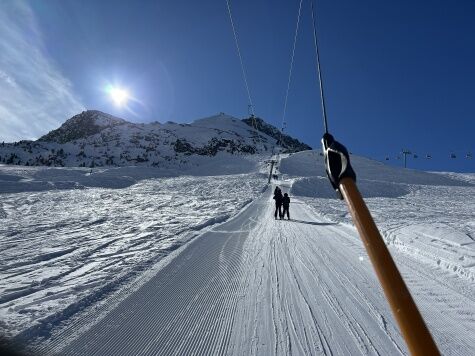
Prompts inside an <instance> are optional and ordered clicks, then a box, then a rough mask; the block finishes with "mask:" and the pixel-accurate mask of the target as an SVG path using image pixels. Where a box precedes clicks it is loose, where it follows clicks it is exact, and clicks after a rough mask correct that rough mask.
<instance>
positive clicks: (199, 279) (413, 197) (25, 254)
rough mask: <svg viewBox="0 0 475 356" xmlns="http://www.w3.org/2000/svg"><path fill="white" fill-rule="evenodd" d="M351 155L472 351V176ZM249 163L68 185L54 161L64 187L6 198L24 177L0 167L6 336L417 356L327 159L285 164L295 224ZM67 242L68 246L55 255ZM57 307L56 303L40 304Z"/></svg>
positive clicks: (449, 340)
mask: <svg viewBox="0 0 475 356" xmlns="http://www.w3.org/2000/svg"><path fill="white" fill-rule="evenodd" d="M353 162H354V166H355V168H356V171H357V174H358V184H359V186H360V187H361V190H362V191H363V194H364V195H365V196H366V197H367V199H366V200H367V203H368V205H369V207H370V209H371V210H372V211H373V213H374V216H375V219H376V221H377V223H378V225H379V226H380V229H381V231H382V233H383V236H384V238H385V239H386V241H387V243H388V245H389V248H390V251H391V253H392V254H393V256H394V258H395V260H396V263H397V265H398V266H399V267H400V269H401V272H402V274H403V276H404V278H405V280H406V282H407V284H408V286H409V288H410V289H411V291H412V293H413V296H414V298H415V300H416V302H417V304H418V305H419V308H420V310H421V312H422V314H423V316H424V317H425V319H426V322H427V324H428V326H429V328H430V330H431V331H432V333H433V336H434V338H435V340H436V342H437V344H438V346H439V348H440V350H441V351H442V353H443V354H444V355H452V354H453V355H455V354H456V355H473V354H475V343H474V342H473V335H474V334H475V293H474V291H475V287H474V281H475V278H474V268H475V241H474V238H475V216H474V211H475V186H474V185H473V183H475V176H473V175H459V174H453V173H450V174H433V173H426V172H417V171H411V170H401V169H396V168H391V167H386V166H384V165H381V164H379V163H377V162H374V161H371V160H367V159H365V158H360V157H356V156H354V157H353ZM227 164H228V167H231V166H232V165H233V164H232V158H230V159H229V160H228V161H227ZM240 164H241V162H238V163H237V165H238V166H239V165H240ZM251 166H252V167H254V169H253V171H252V172H254V173H251V171H250V170H249V171H248V172H247V173H244V172H241V174H233V175H227V176H186V177H168V178H166V177H164V178H153V177H151V173H148V174H145V175H144V176H143V177H141V178H140V179H135V180H134V182H133V183H132V184H130V185H128V186H125V187H122V188H120V189H110V188H97V187H96V188H90V187H88V186H84V187H83V189H79V190H74V189H71V187H70V186H67V187H64V188H65V189H63V190H58V188H59V187H60V186H61V184H59V183H58V182H60V181H61V180H60V179H59V178H58V177H59V176H61V171H62V170H61V169H59V170H57V171H55V172H56V174H57V176H56V180H55V181H53V182H52V184H53V186H55V184H57V186H55V188H54V189H53V188H52V190H40V191H37V192H35V193H34V194H33V195H32V193H26V192H22V191H19V192H16V193H15V192H12V189H13V187H15V183H14V182H15V180H16V181H17V182H20V181H22V182H23V183H25V184H26V183H27V182H28V177H26V174H25V173H24V172H23V173H21V172H13V171H11V170H7V169H6V167H0V180H2V179H3V181H5V182H6V181H9V182H10V183H9V187H10V188H9V189H10V190H9V192H8V193H4V194H2V195H1V197H2V204H1V205H0V219H2V222H3V223H6V224H7V225H8V224H9V225H8V226H7V227H6V228H3V230H0V237H1V241H0V242H1V246H2V247H1V250H0V253H1V255H2V261H3V257H4V256H6V257H8V258H9V260H8V263H3V262H2V266H1V273H2V281H8V282H6V283H3V284H2V286H1V289H0V298H5V297H7V299H8V298H10V299H9V300H8V301H4V299H2V302H1V303H0V313H1V314H0V315H1V317H2V324H1V327H2V332H3V333H10V335H12V336H15V335H16V338H15V340H17V341H22V342H27V343H29V344H30V345H32V348H33V349H34V350H35V351H37V352H40V353H44V354H55V353H59V354H65V355H131V354H136V355H160V354H163V355H168V354H183V355H188V354H232V355H273V354H278V355H287V354H295V355H303V354H305V355H307V354H311V355H320V354H327V355H329V354H333V355H355V354H371V355H372V354H375V355H376V354H380V355H387V354H407V349H406V346H405V344H404V341H403V340H402V337H401V335H400V333H399V330H398V329H397V325H396V324H395V321H394V319H393V317H392V315H391V313H390V310H389V307H388V306H387V303H386V301H385V299H384V297H383V294H382V291H381V289H380V287H379V284H378V282H377V279H376V277H375V275H374V272H373V270H372V267H371V265H370V263H369V261H368V260H367V257H366V253H365V250H364V248H363V246H362V243H361V242H360V239H359V237H358V236H357V233H356V231H355V229H354V228H353V227H352V225H351V221H350V217H349V215H348V213H347V211H346V208H345V207H344V205H343V203H342V202H341V201H338V200H335V199H330V198H333V197H334V192H332V191H331V188H330V187H329V183H328V181H325V180H324V178H323V176H324V171H323V164H322V158H321V157H320V156H319V154H318V152H301V153H297V154H294V155H291V156H289V157H287V158H285V159H283V160H282V162H281V164H280V167H279V169H280V172H281V176H280V177H279V178H281V179H282V181H279V182H275V183H276V184H279V185H281V186H283V188H284V191H288V192H290V195H291V199H292V203H291V218H292V220H291V221H280V220H277V221H276V220H274V218H273V207H272V194H271V191H272V189H273V187H268V188H267V190H266V191H264V192H263V193H261V191H262V188H263V187H264V183H265V179H264V178H263V176H262V175H259V174H258V170H259V166H258V165H249V167H251ZM35 169H36V168H35ZM63 172H64V175H65V176H67V177H68V179H70V178H71V177H70V176H69V175H68V174H71V173H68V172H70V171H69V170H67V169H63ZM118 172H120V170H117V171H114V172H112V171H109V178H110V180H107V182H109V183H110V182H111V181H113V179H112V178H113V177H114V174H116V175H117V176H118V177H122V176H121V175H118V174H117V173H118ZM230 172H231V173H234V171H233V170H232V169H231V171H230ZM129 173H130V172H129ZM2 177H3V178H2ZM15 177H22V178H21V179H17V178H15ZM36 177H37V176H36ZM121 179H122V178H121ZM25 180H26V181H25ZM12 182H13V183H12ZM202 191H206V192H207V195H206V196H203V195H202V194H201V192H202ZM75 195H77V197H76V198H74V197H75ZM170 195H173V198H170ZM184 196H186V197H188V198H189V199H183V197H184ZM102 199H104V201H102ZM203 199H205V201H204V202H203ZM249 199H253V201H252V202H251V203H250V204H247V205H245V203H246V202H248V201H249ZM92 202H94V204H92ZM54 205H57V206H54ZM96 205H98V207H97V208H95V206H96ZM66 206H68V208H67V209H69V211H64V213H63V215H61V214H60V211H61V210H64V209H66ZM41 207H43V208H45V207H48V209H49V210H51V212H49V213H48V212H47V211H46V209H45V211H41ZM91 207H94V209H91ZM40 211H41V212H40ZM71 211H75V212H77V213H78V214H79V213H80V215H78V216H76V217H73V218H72V217H71V213H70V212H71ZM116 212H117V213H118V214H117V216H115V214H116ZM172 216H173V218H172ZM98 219H99V222H97V226H95V224H92V225H91V226H89V227H88V225H87V224H88V222H89V223H90V222H94V221H96V220H98ZM2 226H4V225H2ZM134 226H135V227H138V228H137V229H135V230H134ZM80 231H82V232H81V233H80ZM177 231H180V232H181V234H178V235H176V234H177ZM15 232H16V233H15ZM74 237H75V238H74ZM102 242H104V243H105V244H106V245H105V246H103V244H102ZM108 242H110V244H107V243H108ZM65 243H66V244H67V246H68V247H67V248H69V249H73V248H74V250H73V251H71V252H68V251H66V253H64V254H58V255H55V253H54V251H55V250H50V252H47V250H48V248H50V249H51V246H49V245H48V244H53V245H54V244H56V248H57V249H58V246H59V245H64V244H65ZM38 246H41V247H42V248H43V247H45V251H43V250H40V251H41V253H38ZM170 246H174V247H172V248H170ZM95 249H97V250H95ZM63 250H64V246H63ZM63 250H61V251H63ZM63 252H64V251H63ZM48 253H50V255H48ZM88 253H89V255H88ZM45 255H47V256H48V258H47V259H44V258H39V257H41V256H45ZM67 256H70V257H67ZM56 259H58V260H56ZM20 261H25V263H24V264H23V265H22V264H21V263H20V264H18V263H19V262H20ZM94 262H98V264H97V265H96V264H94ZM65 266H66V267H65ZM138 266H141V267H138ZM63 267H64V269H62V268H63ZM83 267H84V268H85V270H81V268H83ZM75 268H77V270H78V271H81V273H79V275H77V274H75V271H76V269H75ZM87 268H90V270H87ZM54 273H56V274H55V275H54V276H53V278H51V279H48V276H49V275H50V274H54ZM121 273H122V274H123V275H124V276H125V277H124V278H123V279H120V277H121V276H122V274H121ZM68 281H69V284H68ZM107 282H109V284H110V285H111V288H110V290H109V289H105V290H104V289H101V288H100V287H101V286H104V285H107ZM77 285H78V286H79V287H78V288H75V286H77ZM112 286H113V287H112ZM16 291H18V293H17V294H15V293H16ZM30 292H31V293H30ZM88 296H91V297H89V299H88ZM49 300H51V306H52V307H53V309H55V308H57V309H56V310H53V311H51V312H50V313H43V311H44V310H48V301H49ZM58 310H59V312H58Z"/></svg>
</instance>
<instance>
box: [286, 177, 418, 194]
mask: <svg viewBox="0 0 475 356" xmlns="http://www.w3.org/2000/svg"><path fill="white" fill-rule="evenodd" d="M358 189H359V191H360V192H361V194H362V195H363V197H364V198H375V197H384V198H398V197H401V196H403V195H406V194H408V193H409V192H410V187H409V186H408V185H407V184H398V183H390V182H383V181H375V180H367V179H363V180H358ZM291 192H292V194H294V195H298V196H303V197H312V198H327V199H334V198H335V197H336V196H337V194H336V192H335V191H334V190H333V187H332V186H331V184H330V182H329V181H328V178H327V177H306V178H301V179H297V180H296V181H295V182H294V184H293V186H292V190H291Z"/></svg>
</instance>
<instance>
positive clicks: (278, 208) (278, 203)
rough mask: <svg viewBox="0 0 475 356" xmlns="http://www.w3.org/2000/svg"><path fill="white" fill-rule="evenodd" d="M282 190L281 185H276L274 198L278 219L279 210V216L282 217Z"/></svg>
mask: <svg viewBox="0 0 475 356" xmlns="http://www.w3.org/2000/svg"><path fill="white" fill-rule="evenodd" d="M282 198H283V196H282V191H281V190H280V188H279V187H275V190H274V200H275V213H274V217H275V218H276V219H277V211H278V212H279V218H281V219H282V216H283V215H282Z"/></svg>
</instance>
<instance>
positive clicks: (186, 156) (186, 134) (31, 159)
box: [0, 110, 308, 168]
mask: <svg viewBox="0 0 475 356" xmlns="http://www.w3.org/2000/svg"><path fill="white" fill-rule="evenodd" d="M259 120H260V119H259ZM260 122H261V126H262V127H266V128H267V131H264V132H269V134H270V135H268V134H266V133H262V132H260V133H259V134H257V132H256V131H255V130H254V129H253V128H252V127H250V126H249V125H248V124H246V122H244V121H241V120H239V119H236V118H234V117H232V116H229V115H226V114H224V113H221V114H219V115H215V116H211V117H207V118H203V119H199V120H196V121H194V122H192V123H190V124H177V123H173V122H167V123H165V124H161V123H158V122H153V123H148V124H138V123H130V122H127V121H125V120H123V119H120V118H117V117H114V116H112V115H109V114H105V113H102V112H100V111H96V110H89V111H84V112H82V113H81V114H78V115H76V116H74V117H72V118H71V119H69V120H67V121H66V122H65V123H64V124H63V125H61V127H59V128H58V129H56V130H53V131H51V132H49V133H48V134H46V135H44V136H43V137H41V138H40V139H39V140H37V141H20V142H16V143H13V144H2V145H0V162H1V163H5V164H19V165H28V166H30V165H34V166H38V165H47V166H70V167H74V166H79V167H91V168H92V167H96V166H131V165H144V166H158V167H170V166H177V165H193V164H194V160H195V159H194V157H196V156H211V157H212V156H216V155H218V154H221V153H225V154H237V155H251V154H256V153H264V152H270V151H272V149H273V147H274V146H275V145H276V141H277V140H276V138H275V137H274V136H275V131H276V130H277V129H276V128H274V127H273V126H271V125H268V124H265V123H264V122H263V121H262V120H261V121H260ZM264 124H265V125H264ZM270 128H273V131H272V130H271V129H270ZM277 131H278V130H277ZM292 140H293V141H292ZM307 147H308V146H303V145H302V144H301V143H300V142H298V141H297V140H294V139H292V138H288V139H286V140H285V148H286V149H287V150H291V151H299V150H302V149H307Z"/></svg>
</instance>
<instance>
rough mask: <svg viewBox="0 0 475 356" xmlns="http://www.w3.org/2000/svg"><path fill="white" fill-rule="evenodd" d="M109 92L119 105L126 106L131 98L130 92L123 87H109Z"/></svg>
mask: <svg viewBox="0 0 475 356" xmlns="http://www.w3.org/2000/svg"><path fill="white" fill-rule="evenodd" d="M107 92H108V93H109V96H110V98H111V99H112V101H113V102H114V104H115V105H117V106H125V105H126V104H127V101H128V100H129V98H130V95H129V92H128V91H127V90H126V89H123V88H119V87H113V86H111V87H109V88H107Z"/></svg>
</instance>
